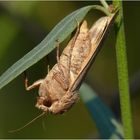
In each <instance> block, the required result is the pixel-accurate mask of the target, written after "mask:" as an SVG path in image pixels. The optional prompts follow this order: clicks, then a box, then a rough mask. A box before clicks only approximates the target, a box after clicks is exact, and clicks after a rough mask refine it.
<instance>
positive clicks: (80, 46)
mask: <svg viewBox="0 0 140 140" xmlns="http://www.w3.org/2000/svg"><path fill="white" fill-rule="evenodd" d="M115 17H116V13H115V14H112V15H111V16H105V17H101V18H100V19H99V20H97V21H96V22H95V23H94V24H93V26H92V27H91V28H90V29H88V27H87V22H86V21H83V23H82V25H81V27H80V29H79V30H78V31H77V32H76V35H75V36H74V37H73V38H72V39H71V40H70V42H69V43H68V45H67V46H66V47H65V49H64V50H63V52H62V54H61V56H60V58H57V60H58V62H57V64H55V65H54V66H53V68H52V69H51V70H50V71H49V73H48V74H47V76H46V77H45V78H44V79H41V80H38V81H36V82H35V83H33V84H32V85H31V86H28V84H27V81H26V85H25V86H26V89H27V90H30V89H32V88H34V87H36V86H39V97H38V99H37V103H36V107H37V108H38V109H41V110H42V111H43V112H44V113H43V114H46V113H48V112H50V113H52V114H61V113H64V112H66V111H68V110H69V109H70V108H71V107H72V105H73V104H74V103H75V102H76V101H77V99H78V94H77V93H76V92H77V90H78V89H79V87H80V85H81V82H82V80H83V78H84V77H85V75H86V73H87V71H88V69H89V67H90V66H91V63H92V62H93V60H94V59H95V56H96V55H97V53H98V52H99V50H100V48H101V46H102V43H103V40H104V39H105V38H106V35H107V34H108V31H109V30H110V27H111V25H112V24H113V23H114V19H115ZM43 114H41V115H43ZM41 115H39V116H38V117H37V118H39V117H40V116H41ZM37 118H35V119H37ZM35 119H34V120H35ZM34 120H32V121H34ZM32 121H31V122H32ZM31 122H30V123H31ZM27 125H28V124H27ZM27 125H25V126H27ZM25 126H24V127H25ZM22 128H23V127H22ZM20 129H21V128H20ZM20 129H17V130H20ZM17 130H14V131H17Z"/></svg>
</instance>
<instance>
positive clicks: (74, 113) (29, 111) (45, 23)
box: [0, 1, 140, 138]
mask: <svg viewBox="0 0 140 140" xmlns="http://www.w3.org/2000/svg"><path fill="white" fill-rule="evenodd" d="M90 4H100V3H99V2H95V1H90V2H88V1H82V2H80V1H77V2H75V1H65V2H59V1H52V2H47V1H46V2H41V1H40V2H37V1H34V2H33V1H30V2H10V1H9V2H0V64H1V65H0V74H2V73H3V72H4V71H6V69H7V68H9V67H10V66H11V65H12V64H13V63H15V62H16V61H17V60H19V59H20V58H21V57H22V56H24V55H25V54H26V53H27V52H28V51H30V50H31V49H32V48H34V47H35V46H36V45H37V44H38V43H39V42H40V41H41V40H43V39H44V37H45V36H46V35H47V34H48V33H49V32H50V31H51V29H52V28H53V27H54V26H55V25H56V24H57V23H58V22H59V21H60V20H61V19H63V18H64V17H65V16H66V15H68V14H69V13H71V12H72V11H74V10H76V9H78V8H81V7H83V6H86V5H90ZM139 13H140V2H124V20H125V31H126V41H127V42H126V43H127V55H128V70H129V77H130V87H131V102H132V118H133V126H134V134H135V138H140V133H139V131H140V128H139V126H140V121H139V118H140V109H139V106H140V94H139V92H140V86H139V83H140V60H139V52H140V48H139V41H140V40H139V38H140V35H139V33H140V27H139V25H140V15H139ZM100 16H103V14H102V13H101V12H99V11H91V12H90V13H89V14H88V15H87V17H86V19H87V20H88V23H89V25H91V24H92V23H93V22H94V21H95V20H96V19H97V18H99V17H100ZM67 41H68V39H67V40H66V41H65V42H64V43H62V44H60V45H61V46H62V47H61V48H63V47H64V46H65V45H66V44H67ZM114 44H115V36H114V31H113V30H112V32H111V33H110V34H109V36H108V38H107V40H106V41H105V43H104V46H103V49H102V50H101V52H100V53H99V55H98V56H97V58H96V61H95V62H94V64H93V65H92V67H91V69H90V70H89V72H88V74H87V76H86V79H85V82H86V83H88V84H89V85H90V86H91V87H92V88H93V89H94V90H95V91H96V92H97V93H98V95H99V97H100V98H101V99H102V100H103V102H104V103H106V104H107V105H108V107H109V108H110V109H111V110H112V111H113V113H114V114H115V116H116V118H117V119H118V120H121V119H120V111H119V98H118V84H117V70H116V58H115V47H114ZM47 58H48V59H47V60H49V62H48V61H46V59H45V58H44V59H42V60H41V61H40V62H38V63H37V64H35V65H33V66H32V67H31V68H30V69H28V71H27V72H28V78H29V82H30V83H32V82H34V81H35V80H38V79H40V78H43V77H45V75H46V74H47V64H49V65H50V67H52V66H53V65H54V64H55V63H56V50H54V51H53V52H52V53H50V54H49V55H48V57H47ZM85 94H86V93H85ZM37 96H38V90H37V89H34V90H32V91H28V92H27V91H26V90H25V88H24V82H23V75H20V76H18V77H17V78H16V79H15V80H13V81H12V82H10V83H9V84H8V85H7V86H5V87H4V88H3V89H2V90H1V91H0V138H98V137H99V134H98V130H97V129H96V125H95V122H94V121H93V120H92V118H91V116H90V114H89V112H88V111H87V109H86V107H85V105H84V104H83V102H82V100H81V99H80V100H79V101H78V103H77V104H75V106H74V107H73V108H72V109H71V110H70V111H68V112H67V113H65V114H63V115H48V116H44V117H42V118H40V119H38V120H36V121H35V122H34V123H32V124H31V125H30V126H28V127H26V128H25V129H23V130H21V131H20V132H16V133H8V131H9V130H12V129H16V128H18V127H21V126H22V125H24V124H26V123H27V122H28V121H30V120H32V119H33V118H34V117H36V116H37V115H39V114H40V113H41V112H40V111H39V110H38V109H36V108H35V107H34V105H35V103H36V97H37Z"/></svg>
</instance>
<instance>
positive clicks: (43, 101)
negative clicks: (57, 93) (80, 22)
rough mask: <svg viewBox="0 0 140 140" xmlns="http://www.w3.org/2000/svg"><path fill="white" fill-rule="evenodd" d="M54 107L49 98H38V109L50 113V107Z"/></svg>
mask: <svg viewBox="0 0 140 140" xmlns="http://www.w3.org/2000/svg"><path fill="white" fill-rule="evenodd" d="M51 106H52V101H51V99H50V98H48V97H38V98H37V103H36V107H37V108H39V109H41V110H42V111H43V112H46V113H48V112H50V109H49V108H50V107H51Z"/></svg>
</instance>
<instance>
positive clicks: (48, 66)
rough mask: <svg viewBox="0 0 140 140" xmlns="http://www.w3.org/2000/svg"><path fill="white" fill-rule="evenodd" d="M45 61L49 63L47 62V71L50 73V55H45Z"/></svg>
mask: <svg viewBox="0 0 140 140" xmlns="http://www.w3.org/2000/svg"><path fill="white" fill-rule="evenodd" d="M45 62H48V64H47V63H45V64H46V65H47V73H49V72H50V65H49V64H50V60H49V57H48V56H46V57H45Z"/></svg>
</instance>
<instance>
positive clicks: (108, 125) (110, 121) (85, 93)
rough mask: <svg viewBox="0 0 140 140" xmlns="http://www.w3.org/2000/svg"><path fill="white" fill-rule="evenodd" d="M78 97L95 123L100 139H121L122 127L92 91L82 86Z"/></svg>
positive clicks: (84, 85)
mask: <svg viewBox="0 0 140 140" xmlns="http://www.w3.org/2000/svg"><path fill="white" fill-rule="evenodd" d="M80 96H81V98H82V100H83V102H84V103H85V105H86V106H87V108H88V110H89V112H90V114H91V117H92V118H93V120H94V121H95V123H96V126H97V128H98V130H99V133H100V136H101V137H102V138H106V139H111V138H117V139H120V138H123V130H122V125H121V124H120V123H119V122H118V121H117V120H116V119H115V117H114V116H113V113H112V112H111V110H110V109H109V108H108V107H107V106H106V105H105V104H104V103H103V101H101V99H100V98H99V97H98V96H97V94H96V93H95V91H93V89H91V88H90V87H89V86H88V85H87V84H82V86H81V88H80Z"/></svg>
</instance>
